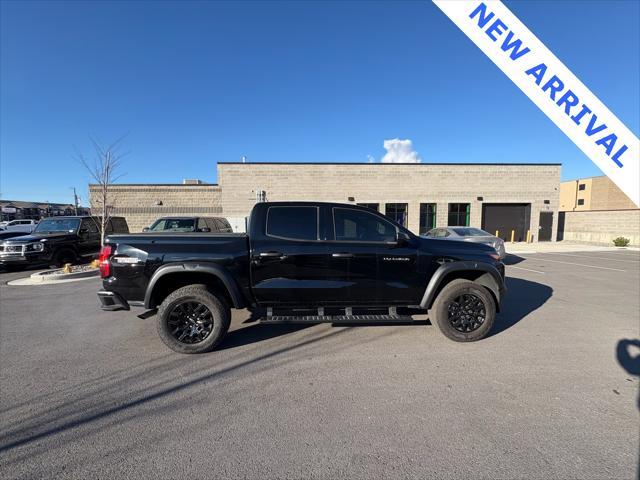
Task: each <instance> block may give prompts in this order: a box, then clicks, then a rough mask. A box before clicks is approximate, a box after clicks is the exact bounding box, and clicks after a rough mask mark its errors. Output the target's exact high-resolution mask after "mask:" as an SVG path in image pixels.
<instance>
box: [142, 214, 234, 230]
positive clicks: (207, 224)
mask: <svg viewBox="0 0 640 480" xmlns="http://www.w3.org/2000/svg"><path fill="white" fill-rule="evenodd" d="M142 231H143V232H154V233H161V232H172V233H185V232H202V233H205V232H213V233H233V229H232V228H231V225H230V224H229V222H228V221H227V219H226V218H220V217H162V218H159V219H157V220H156V221H155V222H153V223H152V224H151V226H149V227H145V228H143V229H142Z"/></svg>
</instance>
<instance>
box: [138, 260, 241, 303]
mask: <svg viewBox="0 0 640 480" xmlns="http://www.w3.org/2000/svg"><path fill="white" fill-rule="evenodd" d="M172 273H205V274H208V275H213V276H214V277H217V278H218V279H219V280H220V281H221V282H222V284H223V285H224V286H225V288H226V289H227V292H229V296H230V297H231V301H232V302H233V307H234V308H243V307H244V306H245V301H244V297H243V296H242V294H241V293H240V289H239V288H238V285H237V284H236V282H235V280H234V279H233V277H232V276H231V273H230V272H229V271H228V270H227V269H226V268H224V267H221V266H220V265H215V264H211V265H206V264H201V263H196V262H188V263H178V264H176V263H173V264H167V265H163V266H161V267H160V268H158V269H157V270H156V271H155V272H153V275H152V276H151V279H150V280H149V284H148V285H147V291H146V293H145V296H144V307H145V308H148V309H151V308H155V307H156V306H157V305H152V304H151V298H152V296H153V291H154V289H155V287H156V284H157V283H158V281H159V280H160V279H161V278H162V277H164V276H166V275H170V274H172Z"/></svg>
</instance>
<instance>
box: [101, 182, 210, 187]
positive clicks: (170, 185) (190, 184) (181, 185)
mask: <svg viewBox="0 0 640 480" xmlns="http://www.w3.org/2000/svg"><path fill="white" fill-rule="evenodd" d="M89 186H90V187H98V186H99V184H97V183H90V184H89ZM109 186H110V187H149V186H152V187H218V186H219V185H218V184H217V183H110V184H109Z"/></svg>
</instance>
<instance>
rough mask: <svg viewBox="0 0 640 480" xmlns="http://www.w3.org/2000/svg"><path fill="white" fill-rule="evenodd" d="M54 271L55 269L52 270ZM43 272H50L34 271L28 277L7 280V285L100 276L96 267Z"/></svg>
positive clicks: (53, 282) (47, 282)
mask: <svg viewBox="0 0 640 480" xmlns="http://www.w3.org/2000/svg"><path fill="white" fill-rule="evenodd" d="M55 271H56V270H54V272H55ZM58 271H62V269H59V270H58ZM45 272H50V271H48V270H45V271H43V272H36V273H33V274H31V275H30V276H28V277H23V278H18V279H16V280H11V281H9V282H7V285H11V286H19V285H35V286H38V285H55V284H58V283H69V282H79V281H82V280H89V279H92V278H95V277H98V276H100V271H99V270H98V269H95V270H87V271H84V272H74V273H46V274H45Z"/></svg>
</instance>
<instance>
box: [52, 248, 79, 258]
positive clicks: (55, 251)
mask: <svg viewBox="0 0 640 480" xmlns="http://www.w3.org/2000/svg"><path fill="white" fill-rule="evenodd" d="M65 251H68V252H71V253H73V254H74V255H76V256H77V255H78V251H77V250H76V249H75V247H73V245H60V246H59V247H54V249H53V256H54V257H55V256H57V255H60V253H61V252H65Z"/></svg>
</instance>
